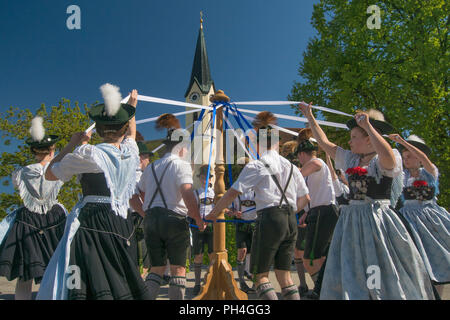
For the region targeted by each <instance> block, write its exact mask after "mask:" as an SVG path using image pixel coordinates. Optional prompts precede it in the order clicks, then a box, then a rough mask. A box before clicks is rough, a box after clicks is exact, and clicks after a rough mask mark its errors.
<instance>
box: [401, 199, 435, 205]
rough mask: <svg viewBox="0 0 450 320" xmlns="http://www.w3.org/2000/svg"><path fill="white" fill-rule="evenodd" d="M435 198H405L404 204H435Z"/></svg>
mask: <svg viewBox="0 0 450 320" xmlns="http://www.w3.org/2000/svg"><path fill="white" fill-rule="evenodd" d="M433 203H434V201H433V200H405V203H404V206H412V205H426V204H433Z"/></svg>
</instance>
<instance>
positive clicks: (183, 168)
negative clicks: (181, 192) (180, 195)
mask: <svg viewBox="0 0 450 320" xmlns="http://www.w3.org/2000/svg"><path fill="white" fill-rule="evenodd" d="M176 175H177V181H176V184H177V187H181V186H182V185H183V184H194V180H193V178H192V168H191V165H190V164H189V163H188V162H186V161H180V162H178V163H177V173H176Z"/></svg>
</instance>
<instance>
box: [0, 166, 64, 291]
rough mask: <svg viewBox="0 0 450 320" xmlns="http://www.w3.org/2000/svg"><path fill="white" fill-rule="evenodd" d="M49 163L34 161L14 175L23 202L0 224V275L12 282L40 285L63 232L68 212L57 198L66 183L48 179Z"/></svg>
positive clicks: (13, 179)
mask: <svg viewBox="0 0 450 320" xmlns="http://www.w3.org/2000/svg"><path fill="white" fill-rule="evenodd" d="M47 166H48V164H46V165H45V166H42V165H41V164H39V163H36V164H32V165H29V166H26V167H23V168H21V169H19V170H16V171H15V172H14V173H13V175H12V181H13V184H14V186H15V188H16V189H18V190H19V194H20V197H21V199H22V201H23V204H24V205H23V206H22V207H20V208H18V209H17V210H15V211H14V212H12V213H11V214H9V215H8V216H7V217H6V218H5V219H4V220H3V221H2V223H1V225H2V226H1V227H0V230H1V231H0V276H3V277H6V278H7V279H8V280H9V281H11V280H14V279H17V278H18V279H19V280H21V281H29V280H33V279H34V282H35V283H36V284H38V283H39V282H40V281H41V278H42V276H43V275H44V272H45V269H46V267H47V265H48V263H49V261H50V258H51V257H52V255H53V252H54V251H55V249H56V247H57V246H58V243H59V240H60V239H61V237H62V235H63V233H64V225H65V222H66V215H67V213H66V209H65V208H64V206H63V205H62V204H60V203H58V201H57V196H58V192H59V190H60V188H61V186H62V184H63V183H62V181H48V180H45V178H44V174H45V170H46V168H47Z"/></svg>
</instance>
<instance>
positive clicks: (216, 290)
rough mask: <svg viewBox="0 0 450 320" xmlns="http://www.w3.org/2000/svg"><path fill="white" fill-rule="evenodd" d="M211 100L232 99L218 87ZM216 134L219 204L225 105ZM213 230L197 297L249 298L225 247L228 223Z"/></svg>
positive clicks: (222, 183) (219, 111)
mask: <svg viewBox="0 0 450 320" xmlns="http://www.w3.org/2000/svg"><path fill="white" fill-rule="evenodd" d="M210 100H211V102H212V103H216V104H218V103H220V102H226V103H228V102H229V101H230V98H229V97H227V96H226V95H225V93H224V92H223V91H222V90H218V91H217V92H216V93H215V94H214V95H213V96H212V97H211V99H210ZM216 112H217V113H216V123H217V126H216V128H217V131H216V132H217V134H218V135H219V136H218V137H216V139H215V142H216V157H217V159H216V165H215V174H216V180H215V183H214V193H215V198H214V203H217V202H218V201H219V200H220V199H221V198H222V196H223V195H224V194H225V180H224V176H225V162H224V152H226V145H225V144H224V139H223V108H217V111H216ZM224 219H225V212H224V211H222V212H221V213H220V215H219V216H218V217H217V220H218V221H223V220H224ZM213 230H214V253H213V258H212V261H211V263H210V267H209V270H208V273H207V274H206V281H205V284H204V285H203V287H202V288H201V290H200V293H199V295H198V296H196V297H195V298H194V300H248V297H247V294H246V293H245V292H243V291H241V290H240V289H239V288H238V287H237V284H236V281H235V280H234V274H233V269H232V267H231V265H230V264H229V263H228V253H227V250H226V247H225V244H226V241H225V240H226V238H225V234H226V232H225V231H226V226H225V223H223V222H215V223H214V225H213Z"/></svg>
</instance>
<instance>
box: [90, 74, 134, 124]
mask: <svg viewBox="0 0 450 320" xmlns="http://www.w3.org/2000/svg"><path fill="white" fill-rule="evenodd" d="M100 91H101V92H102V96H103V100H104V101H105V103H100V104H98V105H96V106H94V107H92V108H91V110H89V118H91V119H92V120H94V121H95V123H96V124H123V123H126V122H128V120H130V119H131V118H133V116H134V114H135V113H136V108H134V107H133V106H131V105H129V104H126V103H121V100H122V96H121V94H120V91H119V87H117V86H114V85H112V84H109V83H106V84H104V85H102V86H101V87H100Z"/></svg>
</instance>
